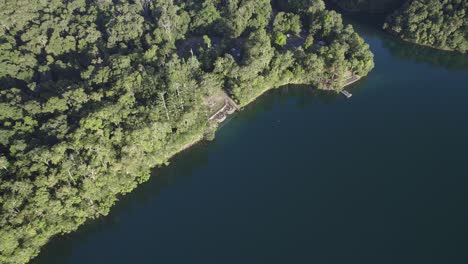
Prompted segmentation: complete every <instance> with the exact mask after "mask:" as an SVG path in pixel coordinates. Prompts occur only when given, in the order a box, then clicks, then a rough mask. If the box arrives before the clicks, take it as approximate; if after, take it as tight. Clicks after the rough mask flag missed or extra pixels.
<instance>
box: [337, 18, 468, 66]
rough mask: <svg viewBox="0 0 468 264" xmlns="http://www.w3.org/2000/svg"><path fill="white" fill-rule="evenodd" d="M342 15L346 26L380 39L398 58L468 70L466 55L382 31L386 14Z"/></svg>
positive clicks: (367, 36) (467, 55)
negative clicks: (403, 38) (409, 40)
mask: <svg viewBox="0 0 468 264" xmlns="http://www.w3.org/2000/svg"><path fill="white" fill-rule="evenodd" d="M342 14H343V20H344V22H345V23H346V24H351V25H353V27H354V28H355V29H356V30H357V31H358V33H359V34H360V35H362V36H365V37H366V38H374V37H377V38H379V39H380V40H381V42H382V47H383V48H385V49H387V50H388V51H389V52H390V53H391V54H392V55H393V56H394V57H396V58H399V59H403V60H409V61H413V62H416V63H424V64H428V65H432V66H437V67H443V68H447V69H451V70H465V71H466V70H468V54H466V53H465V54H462V53H459V52H450V51H443V50H437V49H433V48H430V47H426V46H421V45H417V44H414V43H410V42H407V41H403V40H400V39H398V38H397V37H395V36H393V35H391V34H389V33H388V32H386V31H384V30H383V29H382V25H383V23H384V21H385V15H384V14H362V13H359V14H356V13H342ZM371 45H372V43H371ZM371 48H372V47H371Z"/></svg>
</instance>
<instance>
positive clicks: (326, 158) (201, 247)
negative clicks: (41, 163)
mask: <svg viewBox="0 0 468 264" xmlns="http://www.w3.org/2000/svg"><path fill="white" fill-rule="evenodd" d="M352 22H353V23H354V24H355V25H356V27H357V28H358V30H359V32H360V33H361V34H362V35H363V36H364V37H365V38H366V40H367V41H368V42H369V43H370V44H371V47H372V50H373V51H374V53H375V61H376V68H375V70H374V71H373V72H372V73H371V74H370V75H369V76H368V77H367V78H365V79H364V80H362V81H361V82H359V83H357V84H355V85H354V86H353V87H352V90H351V91H352V93H353V94H354V96H353V97H352V98H351V99H350V100H346V99H345V98H344V97H343V96H334V95H326V94H319V93H316V92H314V91H313V90H311V89H307V88H298V87H290V88H284V89H281V90H275V91H272V92H270V93H268V94H267V95H265V96H263V97H262V98H260V99H259V100H258V101H257V102H255V103H254V104H253V105H251V106H249V107H247V108H246V109H245V110H244V111H243V112H241V113H239V114H237V115H236V116H235V117H234V118H233V119H232V120H231V121H230V122H229V123H227V124H226V125H225V126H224V127H223V128H222V129H221V130H220V131H219V132H218V134H217V137H216V140H215V141H214V142H211V143H209V144H200V145H197V146H195V147H194V148H192V149H190V150H189V151H187V152H185V153H183V154H181V155H179V156H177V157H176V158H175V159H174V160H173V161H172V164H171V165H170V166H169V167H166V168H164V169H162V170H159V171H158V172H157V173H155V176H154V177H153V178H152V179H151V180H150V181H149V182H148V183H145V184H143V185H141V186H140V187H139V188H138V189H137V190H135V191H134V192H133V193H131V194H129V195H127V196H126V197H124V198H123V199H122V200H121V201H120V202H119V203H118V205H116V206H115V208H114V209H113V210H112V212H111V214H110V215H109V216H108V217H105V218H103V219H101V220H98V221H94V222H92V223H89V224H88V225H86V226H84V227H82V228H80V230H79V231H78V232H76V233H73V234H71V235H68V236H66V237H63V238H59V239H56V240H54V241H53V242H52V243H50V244H49V245H48V246H47V247H45V248H44V249H43V253H42V254H41V255H40V256H39V257H38V258H37V259H36V260H35V261H34V263H37V264H54V263H60V264H62V263H70V264H71V263H73V264H75V263H76V264H78V263H79V264H82V263H113V264H118V263H163V264H187V263H203V264H215V263H216V264H219V263H221V264H224V263H226V264H230V263H233V264H239V263H269V264H276V263H278V264H279V263H281V264H283V263H320V264H322V263H330V264H344V263H346V264H367V263H368V264H375V263H379V264H386V263H389V264H390V263H392V264H393V263H399V264H400V263H402V264H406V263H408V264H415V263H424V264H430V263H450V264H457V263H463V264H465V263H468V207H467V205H468V153H467V152H468V57H467V56H462V55H459V54H451V53H445V52H437V51H433V50H430V49H426V48H421V47H417V46H414V45H411V44H405V43H402V42H399V41H397V40H394V39H392V38H391V37H388V36H386V35H384V34H383V33H381V32H380V31H378V30H377V29H376V28H373V27H368V26H365V25H363V24H360V23H359V22H356V21H352Z"/></svg>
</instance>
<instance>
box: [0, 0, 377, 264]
mask: <svg viewBox="0 0 468 264" xmlns="http://www.w3.org/2000/svg"><path fill="white" fill-rule="evenodd" d="M0 7H1V8H0V33H1V34H0V80H1V82H0V227H1V228H0V238H1V239H0V263H5V264H12V263H14V264H21V263H26V262H28V261H29V259H31V258H32V257H34V256H36V255H37V254H38V252H39V250H40V248H41V247H42V246H43V245H44V244H45V243H47V241H48V240H49V239H50V238H51V237H53V236H55V235H58V234H64V233H68V232H71V231H73V230H75V229H76V228H77V227H78V226H79V225H81V224H83V223H84V222H85V221H86V220H87V219H92V218H97V217H100V216H102V215H106V214H107V213H108V212H109V210H110V208H111V207H112V205H113V204H114V203H115V202H116V201H117V200H118V197H119V196H120V195H122V194H125V193H128V192H130V191H131V190H132V189H134V188H135V187H136V186H137V185H138V184H139V183H141V182H144V181H146V180H147V179H148V178H149V175H150V169H151V168H153V167H157V166H162V165H164V164H166V163H167V161H168V159H169V158H170V157H171V156H173V155H174V154H175V153H177V152H178V151H180V150H182V149H183V148H185V147H186V146H187V145H190V144H191V143H193V142H195V141H197V140H200V139H201V138H203V137H205V138H212V137H213V136H214V129H215V126H213V124H210V123H209V122H208V121H207V116H208V115H209V114H210V113H209V112H208V111H209V109H208V107H207V105H206V103H205V101H206V100H205V99H206V97H209V96H211V95H213V94H216V93H217V92H219V90H220V89H226V91H227V92H228V93H229V94H231V95H232V96H233V97H234V98H235V99H236V100H237V101H239V103H240V104H242V105H245V104H247V103H248V102H250V101H252V100H253V99H255V98H256V97H257V96H258V95H259V94H261V93H262V92H263V91H265V90H267V89H270V88H273V87H278V86H281V85H284V84H288V83H303V84H310V85H314V86H316V87H319V88H330V87H325V85H324V83H325V82H326V81H327V80H330V79H331V78H336V79H337V81H336V82H335V83H334V84H333V85H334V86H333V87H332V88H335V89H340V88H341V86H340V80H341V79H342V78H343V75H344V72H345V71H347V70H350V69H352V70H353V71H355V72H357V73H359V74H361V75H365V74H367V72H369V71H370V70H371V68H372V67H373V62H372V54H371V52H370V51H369V47H368V46H367V44H365V43H364V41H363V40H362V38H360V37H359V36H358V35H357V34H356V33H355V32H354V31H353V30H352V28H351V27H344V26H343V24H342V20H341V17H340V16H339V15H338V14H336V13H335V12H330V11H327V10H325V8H324V3H323V2H322V1H319V0H303V1H285V2H282V3H281V4H278V5H274V6H273V5H272V4H271V3H270V1H267V0H260V1H259V0H245V1H239V0H227V1H219V0H200V1H192V2H190V3H181V1H173V0H161V1H131V2H128V1H111V0H102V1H85V0H69V1H61V0H52V1H27V0H15V1H13V0H6V2H5V1H3V2H2V3H1V4H0ZM273 7H275V8H278V9H280V10H282V11H280V13H281V12H283V13H281V15H280V14H278V15H277V16H276V18H275V21H271V19H272V10H273ZM270 21H271V22H272V24H273V23H274V24H275V26H274V27H275V31H273V30H272V28H271V27H270V26H269V25H270V23H269V22H270ZM301 31H304V32H306V34H307V36H308V37H307V39H303V38H302V36H296V37H297V39H298V41H297V43H299V44H294V45H295V46H294V45H293V44H291V45H289V43H288V45H287V46H285V47H283V48H278V49H276V48H275V47H274V46H272V43H276V44H277V45H280V44H281V45H280V46H284V44H286V43H285V42H284V41H285V35H284V34H285V33H289V32H291V33H293V34H299V32H301ZM278 36H280V37H279V38H280V41H279V42H278ZM315 40H317V41H315ZM322 40H324V41H326V43H327V45H325V46H317V45H314V44H315V42H318V41H322ZM183 47H188V50H191V51H192V52H193V53H189V54H186V55H184V53H183V50H182V48H183ZM336 76H338V77H336ZM340 78H341V79H340Z"/></svg>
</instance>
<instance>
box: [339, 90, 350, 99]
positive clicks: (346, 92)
mask: <svg viewBox="0 0 468 264" xmlns="http://www.w3.org/2000/svg"><path fill="white" fill-rule="evenodd" d="M341 94H343V95H344V96H346V98H351V96H353V94H352V93H350V92H348V91H346V90H343V91H341Z"/></svg>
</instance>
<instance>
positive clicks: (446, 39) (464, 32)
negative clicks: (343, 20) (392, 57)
mask: <svg viewBox="0 0 468 264" xmlns="http://www.w3.org/2000/svg"><path fill="white" fill-rule="evenodd" d="M466 12H468V1H466V0H414V1H409V2H407V3H406V4H405V5H403V7H402V8H400V9H399V10H397V11H395V13H394V14H392V15H391V16H389V17H388V18H387V22H386V23H385V25H384V28H385V29H387V30H388V31H390V32H391V33H393V34H395V35H397V36H399V37H400V38H402V39H404V40H408V41H411V42H415V43H418V44H422V45H427V46H431V47H434V48H438V49H444V50H456V51H460V52H465V51H466V50H467V49H468V19H467V14H466Z"/></svg>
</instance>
